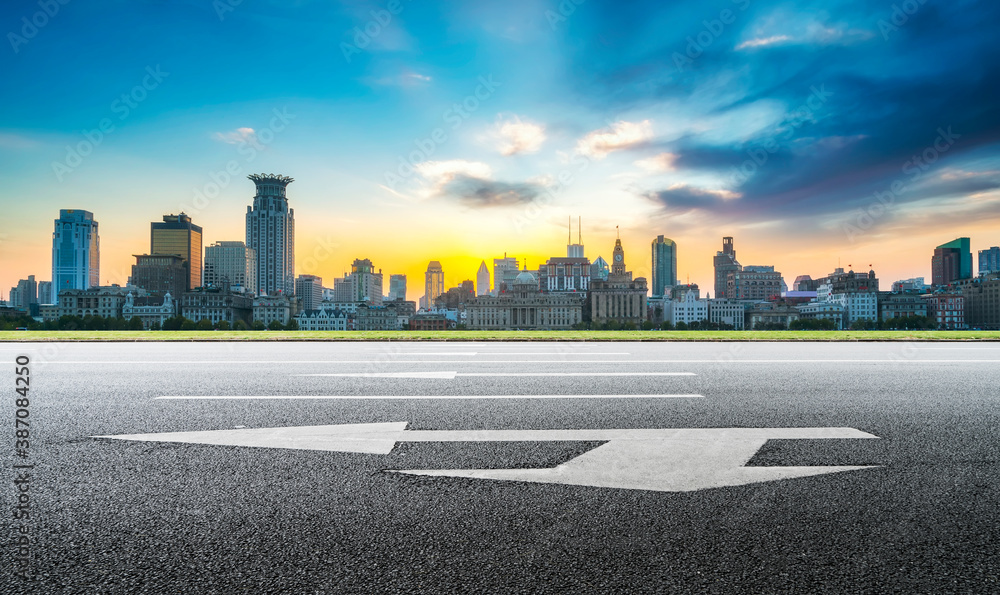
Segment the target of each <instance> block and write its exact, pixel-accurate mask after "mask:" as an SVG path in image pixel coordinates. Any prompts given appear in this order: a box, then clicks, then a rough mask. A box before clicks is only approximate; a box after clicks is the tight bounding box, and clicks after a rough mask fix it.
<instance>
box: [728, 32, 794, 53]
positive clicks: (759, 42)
mask: <svg viewBox="0 0 1000 595" xmlns="http://www.w3.org/2000/svg"><path fill="white" fill-rule="evenodd" d="M791 39H792V38H791V37H789V36H787V35H772V36H771V37H758V38H757V39H749V40H747V41H744V42H743V43H741V44H740V45H738V46H736V49H738V50H745V49H747V48H759V47H764V46H768V45H774V44H776V43H781V42H782V41H790V40H791Z"/></svg>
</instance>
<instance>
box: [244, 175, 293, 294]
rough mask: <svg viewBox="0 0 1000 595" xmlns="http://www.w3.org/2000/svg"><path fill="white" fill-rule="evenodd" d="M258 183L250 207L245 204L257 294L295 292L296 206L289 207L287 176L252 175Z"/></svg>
mask: <svg viewBox="0 0 1000 595" xmlns="http://www.w3.org/2000/svg"><path fill="white" fill-rule="evenodd" d="M247 177H248V178H249V179H250V180H252V181H253V183H254V184H255V185H256V186H257V190H256V193H255V195H254V199H253V206H248V207H247V217H246V223H247V230H246V231H247V247H248V248H251V249H253V251H254V254H255V255H256V257H257V264H256V267H255V268H256V281H255V282H254V284H253V285H252V290H253V292H254V293H256V294H257V295H272V294H278V293H281V294H285V295H294V294H295V209H291V208H289V207H288V198H287V196H286V188H287V186H288V185H289V184H291V183H292V182H294V181H295V180H293V179H292V178H289V177H287V176H280V175H273V174H267V175H265V174H251V175H249V176H247Z"/></svg>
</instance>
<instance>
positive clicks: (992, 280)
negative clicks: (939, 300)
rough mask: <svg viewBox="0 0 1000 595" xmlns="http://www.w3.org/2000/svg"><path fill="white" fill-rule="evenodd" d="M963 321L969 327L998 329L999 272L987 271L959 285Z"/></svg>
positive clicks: (999, 310) (999, 309)
mask: <svg viewBox="0 0 1000 595" xmlns="http://www.w3.org/2000/svg"><path fill="white" fill-rule="evenodd" d="M961 292H962V297H964V298H965V300H964V304H963V306H964V315H965V323H966V324H967V325H968V326H969V327H970V328H977V329H987V330H998V329H1000V273H988V274H986V275H984V276H982V277H979V278H977V279H975V280H973V281H970V282H968V283H965V284H963V285H962V286H961Z"/></svg>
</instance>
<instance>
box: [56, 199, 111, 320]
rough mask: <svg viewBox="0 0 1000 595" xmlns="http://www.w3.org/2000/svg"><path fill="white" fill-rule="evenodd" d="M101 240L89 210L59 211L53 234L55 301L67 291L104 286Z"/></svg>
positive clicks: (95, 222)
mask: <svg viewBox="0 0 1000 595" xmlns="http://www.w3.org/2000/svg"><path fill="white" fill-rule="evenodd" d="M100 278H101V239H100V236H99V235H98V233H97V221H94V214H93V213H91V212H90V211H81V210H80V209H60V210H59V218H58V219H56V220H55V231H54V232H53V233H52V299H53V301H54V302H58V296H59V292H60V291H63V290H64V289H90V288H91V287H97V286H99V285H100V284H101V282H100Z"/></svg>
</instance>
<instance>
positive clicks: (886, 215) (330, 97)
mask: <svg viewBox="0 0 1000 595" xmlns="http://www.w3.org/2000/svg"><path fill="white" fill-rule="evenodd" d="M232 4H233V3H227V2H222V3H216V5H211V4H209V3H205V4H204V5H197V4H187V5H183V6H181V5H172V4H165V3H136V4H134V5H131V6H129V7H128V8H122V7H120V6H116V7H110V6H105V7H96V8H95V7H90V9H89V10H84V8H83V7H82V6H81V7H77V6H76V5H75V4H70V5H66V6H60V10H59V13H58V14H57V15H54V16H52V17H51V18H48V19H46V21H47V24H46V25H45V26H44V27H41V28H39V30H38V31H37V32H36V33H35V34H32V35H31V36H30V37H26V36H24V34H23V32H22V31H20V29H19V28H18V23H21V19H22V17H28V18H29V20H30V17H31V16H32V14H33V13H34V12H35V11H37V10H38V5H37V4H36V3H11V4H9V5H5V7H4V8H3V9H0V10H2V11H3V14H4V15H5V16H7V17H9V18H7V19H5V22H10V23H12V25H11V27H13V29H12V32H13V33H14V34H15V37H13V38H12V37H10V36H8V37H7V41H8V42H9V45H10V47H8V48H5V51H4V52H0V64H3V66H4V68H5V72H7V73H8V74H7V76H6V77H5V79H4V80H3V81H2V82H0V86H2V88H4V90H5V91H8V92H7V93H5V97H8V98H9V100H8V105H7V109H6V110H5V111H4V113H3V114H0V172H2V173H3V175H4V178H5V180H6V181H7V184H5V193H4V206H5V210H6V213H5V217H4V219H3V223H2V226H0V265H2V266H0V287H4V288H6V287H10V286H13V285H15V284H16V283H17V281H18V280H19V279H24V278H26V277H27V276H28V275H36V277H38V278H39V279H44V278H45V277H46V276H47V275H46V274H45V272H44V271H46V270H49V269H50V267H51V263H50V259H49V255H50V245H51V229H52V220H53V219H54V218H55V214H56V213H57V212H58V210H59V209H82V210H87V211H90V212H93V213H94V214H95V218H96V219H97V220H98V221H99V222H100V225H101V227H100V235H101V240H102V246H101V258H102V262H101V279H100V282H101V284H105V283H120V284H124V283H125V282H126V280H127V277H128V274H129V271H130V267H131V264H132V263H133V258H132V255H133V254H142V253H145V252H146V249H145V246H146V244H147V237H146V230H147V229H148V228H146V227H145V226H146V225H148V222H150V221H156V220H157V219H159V218H160V217H162V216H163V215H164V214H167V213H175V214H176V213H180V212H182V211H183V212H185V213H186V214H188V215H189V216H191V217H192V219H193V220H194V221H195V222H196V223H197V224H198V225H200V226H202V227H203V229H204V245H206V246H208V245H211V244H212V243H215V242H218V241H242V240H245V233H244V229H243V228H244V225H245V223H244V221H243V214H244V212H245V209H246V206H247V205H249V204H251V202H252V198H253V196H252V188H251V187H249V184H248V183H247V182H246V180H245V177H246V175H247V174H249V173H253V172H259V171H275V172H277V171H280V172H283V173H285V174H287V175H292V176H295V177H296V179H297V180H298V181H297V182H296V183H295V184H294V185H293V186H291V189H292V190H291V193H290V196H289V203H290V206H291V207H292V208H294V209H295V210H296V212H297V214H298V215H299V217H298V221H297V224H296V228H297V229H296V235H297V238H298V240H297V242H296V246H295V248H296V269H295V271H294V274H295V275H296V276H298V275H301V274H314V275H318V276H320V277H323V278H329V279H334V278H339V277H341V276H342V275H343V273H344V272H348V271H349V267H350V263H351V262H352V261H353V260H354V259H356V258H368V259H370V260H371V261H373V262H375V263H376V264H377V266H379V267H380V268H382V269H383V270H385V271H386V273H387V274H388V273H392V274H405V275H407V277H408V278H409V279H411V283H410V291H409V296H408V297H409V298H410V299H416V298H418V297H419V296H418V295H417V293H416V292H417V290H416V289H415V288H416V287H417V286H419V285H420V283H419V280H420V279H422V275H423V274H424V271H425V270H426V266H427V263H428V261H430V260H437V261H440V262H441V264H442V269H443V271H444V275H445V279H444V285H445V287H446V288H447V287H454V286H457V285H458V284H459V283H460V282H461V281H463V280H466V279H475V278H476V271H477V269H478V266H479V264H480V263H481V262H482V261H483V260H486V261H487V262H489V259H491V258H497V257H500V256H501V255H502V254H504V253H507V254H510V255H511V256H514V257H517V258H518V259H519V261H520V262H521V263H522V266H523V264H524V262H525V261H526V262H527V265H528V267H529V268H532V269H537V267H538V266H540V265H541V264H543V263H544V262H545V260H547V259H548V258H550V257H552V256H561V255H563V254H564V253H565V246H564V244H563V238H564V237H565V235H564V234H565V224H566V220H567V218H568V217H582V219H583V229H582V236H583V239H582V241H583V244H584V245H585V246H586V254H585V255H586V256H587V257H588V258H590V259H591V261H594V260H596V258H597V257H598V256H603V257H604V258H605V260H607V259H608V258H610V253H611V249H612V248H613V243H614V238H615V228H616V227H620V229H621V237H622V241H623V243H624V245H625V246H626V250H627V252H628V253H629V255H630V266H631V268H632V269H633V270H634V271H635V274H636V276H643V277H646V278H651V271H650V262H649V261H648V260H649V259H648V258H646V257H640V254H642V253H643V252H646V250H647V249H646V248H645V247H646V246H648V245H649V242H650V241H651V240H652V239H653V238H655V237H657V236H659V235H664V236H666V237H668V238H670V239H672V240H674V241H675V242H676V243H677V245H678V249H679V250H678V263H677V277H678V282H681V283H684V282H688V281H690V282H692V283H697V284H699V285H700V286H701V287H702V288H705V290H709V289H708V288H712V287H713V285H714V283H713V269H712V259H713V257H714V255H715V253H716V252H717V251H718V242H719V238H720V237H724V236H733V237H736V238H737V241H738V242H739V244H740V260H741V262H747V263H757V264H767V265H773V266H774V267H775V270H777V271H781V272H782V273H783V275H784V276H785V278H786V279H793V278H794V277H795V276H797V275H800V274H808V275H811V276H813V277H819V276H823V275H826V274H828V273H829V272H830V271H831V270H833V269H834V268H836V266H838V264H839V265H841V266H847V265H848V264H849V263H862V262H863V263H865V266H867V265H868V263H872V264H873V266H874V267H875V268H876V270H878V271H879V275H880V276H881V277H883V278H885V279H905V278H910V277H917V276H923V277H926V278H930V277H931V271H930V258H931V255H932V253H933V247H934V246H938V245H941V244H943V243H945V242H947V241H949V240H951V239H952V238H956V237H970V238H971V239H972V251H973V253H977V252H978V251H979V250H984V249H988V248H990V247H991V246H995V245H998V244H1000V228H998V225H997V217H998V216H1000V215H998V214H1000V192H998V188H1000V156H998V153H997V150H996V147H997V140H998V138H1000V111H998V107H997V106H996V105H995V102H994V101H993V98H994V97H996V96H997V94H998V88H997V85H998V80H1000V77H998V76H997V69H998V68H1000V66H998V65H1000V48H998V47H997V44H996V43H994V42H992V37H991V35H992V30H993V27H992V26H990V25H991V24H996V23H998V22H1000V8H998V7H996V6H994V5H991V4H988V3H985V2H957V3H950V4H948V5H938V4H932V3H925V4H919V5H918V6H916V8H915V9H914V10H913V12H912V13H909V12H906V13H902V12H900V13H899V14H896V12H898V11H899V10H900V9H898V7H897V8H895V9H894V6H895V5H892V4H891V3H890V4H884V3H881V2H862V3H857V2H854V3H847V2H823V3H819V2H816V3H809V4H807V5H801V6H799V7H798V8H797V11H796V12H791V11H790V9H789V8H788V7H787V6H786V5H784V4H782V3H778V2H772V1H760V2H753V3H751V2H749V1H743V0H738V1H726V2H717V3H709V4H705V5H699V6H697V7H691V6H658V5H655V4H649V3H647V4H635V5H630V6H627V7H622V6H614V7H611V6H608V5H603V4H601V3H583V4H580V5H576V4H575V3H569V4H572V6H573V10H572V12H570V13H569V14H564V13H566V12H569V11H568V9H565V8H564V7H562V5H560V4H558V3H548V2H533V1H521V2H513V3H505V4H503V5H483V4H479V3H477V4H474V5H468V4H463V3H447V2H445V3H433V4H426V5H425V4H420V3H408V2H403V3H400V4H398V5H396V6H398V8H399V9H398V11H396V12H392V13H389V12H388V9H387V8H385V7H379V6H375V5H371V6H368V5H365V6H361V5H352V4H346V3H345V4H332V5H329V4H322V3H317V2H303V3H301V4H297V5H295V6H287V5H285V4H284V3H277V2H270V3H267V2H265V3H259V4H255V5H250V4H248V3H239V4H238V5H235V6H233V5H232ZM220 6H221V8H220ZM386 6H388V5H386ZM567 6H568V5H567ZM811 8H815V9H816V10H810V9H811ZM109 24H110V25H111V26H108V25H109ZM98 29H100V30H102V31H105V32H106V39H105V43H102V44H92V43H87V41H86V40H87V37H88V36H89V35H90V32H92V31H94V30H98ZM178 30H184V31H188V32H189V35H191V36H198V37H200V38H201V39H203V40H205V43H207V44H208V45H207V46H205V47H199V48H193V47H192V46H191V44H190V43H189V42H188V40H187V39H181V38H177V36H176V35H175V32H176V31H178ZM366 30H367V31H368V32H369V33H368V34H366V33H365V31H366ZM136 35H141V36H142V37H143V43H141V44H136V43H135V42H134V37H135V36H136ZM17 36H20V37H21V38H23V41H20V40H19V39H18V37H17ZM185 37H186V36H185ZM271 38H274V39H279V38H280V39H287V40H289V42H288V43H283V44H280V45H278V46H274V47H272V46H271V45H269V44H266V43H264V44H246V43H244V40H246V39H271ZM955 39H961V40H962V43H954V40H955ZM70 47H72V48H75V50H74V51H73V52H68V51H67V48H70ZM124 48H128V50H129V51H127V52H126V51H123V49H124ZM233 56H239V58H238V59H233ZM954 64H961V65H962V67H961V68H954V67H953V65H954ZM93 65H99V66H97V67H93ZM269 71H270V72H281V76H278V77H272V79H273V80H269V79H268V77H267V75H266V73H267V72H269ZM53 81H58V85H57V86H55V87H53V86H52V85H53ZM53 88H55V89H58V92H53ZM414 279H415V280H416V281H412V280H414ZM713 293H714V292H713Z"/></svg>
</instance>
